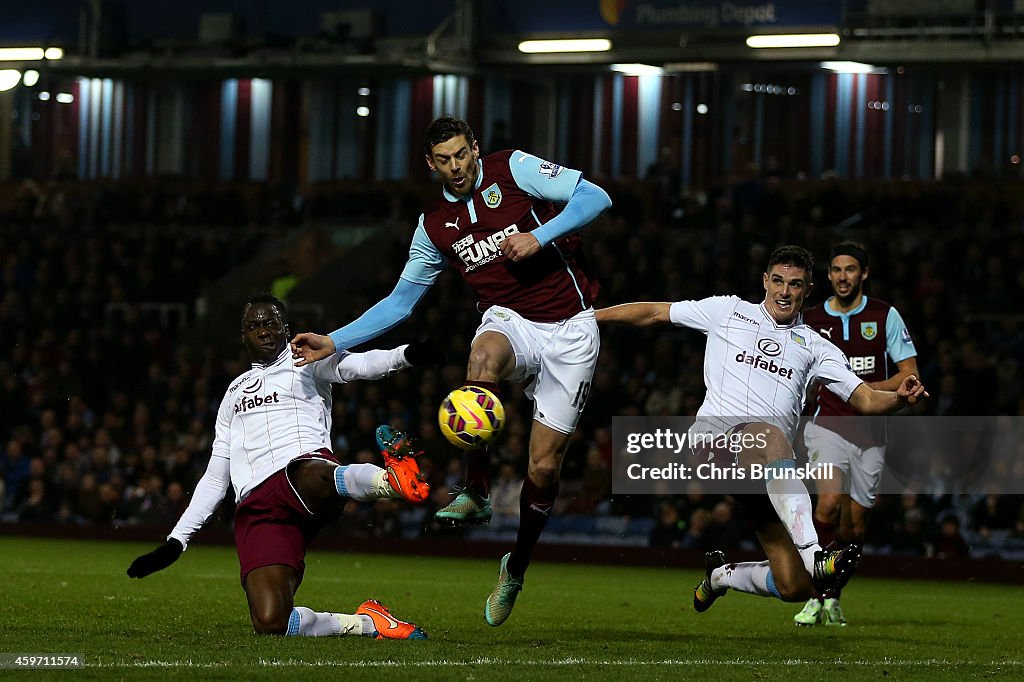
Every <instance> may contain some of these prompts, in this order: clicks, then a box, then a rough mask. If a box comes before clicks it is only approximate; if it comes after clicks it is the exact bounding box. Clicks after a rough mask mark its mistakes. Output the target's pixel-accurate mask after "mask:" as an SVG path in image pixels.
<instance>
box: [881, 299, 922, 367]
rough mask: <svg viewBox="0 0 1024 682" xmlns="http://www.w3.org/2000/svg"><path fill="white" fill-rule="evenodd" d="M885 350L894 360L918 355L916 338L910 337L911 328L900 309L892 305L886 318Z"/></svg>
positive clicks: (900, 360)
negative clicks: (915, 346)
mask: <svg viewBox="0 0 1024 682" xmlns="http://www.w3.org/2000/svg"><path fill="white" fill-rule="evenodd" d="M885 350H886V351H887V352H888V353H889V357H890V358H892V361H893V362H902V361H904V360H907V359H908V358H916V357H917V349H916V348H914V340H913V339H911V338H910V330H908V329H907V325H906V323H905V322H904V321H903V317H902V316H901V315H900V314H899V311H897V310H896V309H895V308H892V307H890V308H889V315H888V316H887V317H886V318H885Z"/></svg>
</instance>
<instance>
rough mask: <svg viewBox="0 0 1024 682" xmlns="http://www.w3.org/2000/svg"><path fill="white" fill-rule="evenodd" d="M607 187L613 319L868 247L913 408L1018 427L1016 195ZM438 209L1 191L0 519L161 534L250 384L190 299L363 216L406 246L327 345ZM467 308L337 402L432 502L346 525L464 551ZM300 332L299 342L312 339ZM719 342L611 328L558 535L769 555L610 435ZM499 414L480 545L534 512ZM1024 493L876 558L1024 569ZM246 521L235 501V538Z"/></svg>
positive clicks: (144, 191) (32, 188) (972, 499)
mask: <svg viewBox="0 0 1024 682" xmlns="http://www.w3.org/2000/svg"><path fill="white" fill-rule="evenodd" d="M598 181H599V182H601V181H600V179H598ZM602 184H603V185H604V186H606V187H607V189H608V190H609V191H610V193H611V194H612V197H613V200H614V207H613V209H612V210H611V212H610V214H609V215H607V216H604V217H602V218H601V219H599V221H598V222H596V223H595V224H594V225H592V226H591V227H589V228H587V231H586V233H585V242H586V245H587V251H588V257H589V259H590V262H591V265H592V266H593V267H594V269H595V270H596V271H597V272H598V274H599V276H600V278H601V280H602V283H603V287H604V288H603V292H602V294H601V297H600V299H599V304H600V305H611V304H615V303H621V302H626V301H636V300H665V301H673V300H680V299H687V298H701V297H705V296H709V295H714V294H738V295H740V296H743V297H745V298H747V299H748V300H759V299H760V298H761V297H762V296H763V290H762V288H761V273H762V272H763V269H764V265H765V262H766V260H767V257H768V254H769V252H770V251H771V249H772V248H773V247H774V246H776V245H778V244H782V243H798V244H801V245H804V246H807V247H808V248H810V249H811V250H812V251H813V252H814V253H815V254H816V255H817V256H818V258H819V259H820V260H821V262H819V267H818V271H817V273H816V279H817V280H818V282H819V286H818V289H817V290H816V291H815V293H814V295H812V297H811V299H810V302H811V303H814V302H817V301H820V300H821V299H822V298H823V297H824V296H825V295H827V292H828V283H827V280H826V279H825V277H824V259H825V257H826V254H827V253H828V250H829V246H830V245H831V244H832V243H833V242H835V241H838V240H840V239H842V238H857V239H860V240H861V241H864V242H865V243H866V244H867V245H868V246H869V249H870V251H871V257H872V267H871V278H870V282H869V284H868V286H867V293H868V294H869V295H871V296H876V297H879V298H882V299H885V300H888V301H889V302H890V303H892V304H894V305H895V306H896V307H897V308H898V309H899V310H900V311H901V312H902V314H903V316H904V318H905V319H906V322H907V324H908V327H909V329H910V330H911V332H912V334H913V335H914V339H915V342H916V345H917V350H918V361H919V366H920V369H921V374H922V375H923V380H924V382H925V384H926V385H927V386H928V387H929V390H930V391H931V394H932V398H931V399H930V400H928V401H926V402H925V403H923V404H921V405H918V406H916V407H915V408H914V412H915V413H916V414H922V415H940V416H952V415H994V414H1004V415H1022V414H1024V393H1022V385H1024V381H1022V376H1021V368H1022V366H1024V317H1022V315H1021V313H1020V307H1019V305H1018V304H1017V302H1018V301H1020V300H1022V298H1024V269H1020V268H1018V267H1016V266H1015V265H1014V263H1020V262H1022V261H1024V210H1022V207H1024V188H1020V187H1016V186H995V185H978V184H971V183H963V184H961V183H958V182H953V181H949V182H943V183H900V182H888V183H880V182H863V183H861V182H847V181H838V180H834V179H832V180H820V181H813V182H803V183H797V182H793V183H782V182H778V181H777V180H776V179H774V178H768V179H765V178H764V177H759V176H756V175H751V176H750V177H746V178H736V179H734V180H733V181H732V182H729V183H724V184H722V185H721V186H719V187H716V188H713V189H709V190H708V191H707V192H704V193H695V194H691V195H686V196H682V195H676V194H675V193H671V192H665V191H664V187H663V186H662V185H660V184H659V183H657V182H648V183H631V184H616V183H609V182H602ZM435 191H436V188H431V187H426V188H423V187H418V186H414V185H401V186H389V187H388V188H387V189H386V190H385V189H382V188H381V187H379V186H359V185H352V186H345V187H337V186H336V187H330V188H316V189H314V190H312V191H307V192H306V193H305V194H304V195H302V196H299V195H297V194H295V192H294V191H291V190H289V189H287V188H280V187H260V188H258V189H256V190H253V189H252V188H244V187H243V188H229V187H222V188H213V189H197V188H193V187H190V186H186V185H180V184H175V183H149V184H145V185H137V184H129V183H124V184H86V183H63V184H56V185H48V186H45V187H43V186H36V185H33V184H25V185H21V186H19V187H17V188H13V189H10V190H9V191H7V193H6V194H2V193H0V519H2V521H4V522H8V523H11V522H19V521H20V522H28V521H33V522H49V523H59V524H66V525H70V526H77V525H83V524H98V525H109V524H115V525H139V526H152V527H154V528H156V529H159V531H163V530H166V529H168V528H169V527H170V526H171V525H172V524H173V523H174V521H175V520H176V519H177V517H178V515H179V514H180V513H181V511H182V510H183V509H184V506H185V505H186V504H187V501H188V496H189V494H190V491H191V490H192V489H193V487H194V485H195V483H196V481H197V480H198V479H199V477H200V476H201V475H202V473H203V471H204V469H205V467H206V463H207V460H208V457H209V446H210V442H211V439H212V435H213V421H214V416H215V413H216V410H217V407H218V404H219V401H220V399H221V396H222V395H223V392H224V390H225V388H226V387H227V385H228V382H229V381H230V380H231V379H232V378H233V377H235V376H236V375H237V374H239V373H240V372H242V371H244V370H245V369H246V368H247V367H248V363H247V359H246V358H245V356H244V355H243V354H242V352H241V348H240V346H239V345H237V344H236V339H234V338H228V339H204V338H201V337H200V336H198V335H197V334H195V333H193V332H191V331H190V324H191V323H192V322H194V321H195V316H196V314H197V313H196V306H195V302H196V300H197V298H198V297H199V296H200V295H201V293H202V292H203V291H204V290H206V289H207V288H208V287H211V286H216V282H217V281H218V279H219V278H220V277H221V276H223V275H224V274H226V273H228V272H230V271H231V270H232V268H234V267H235V266H237V265H240V264H242V263H245V262H246V261H247V260H248V259H250V258H252V257H253V256H254V255H255V254H257V253H258V252H259V250H260V249H261V248H265V247H266V244H267V243H268V241H269V240H270V239H277V238H281V237H283V236H284V235H285V234H287V233H289V231H292V232H294V233H300V232H301V231H302V230H303V229H304V228H305V227H306V226H308V225H310V224H311V223H313V222H316V221H323V220H334V221H337V222H338V223H340V224H343V223H344V222H345V220H346V219H349V218H352V217H358V218H359V219H360V220H363V221H367V220H381V221H391V222H397V223H401V224H403V225H405V226H407V228H408V229H404V230H392V231H390V232H387V234H388V235H390V236H387V237H382V238H387V239H392V240H393V242H394V243H393V244H392V246H391V249H390V253H391V258H390V260H391V261H392V262H391V263H389V264H388V265H386V266H382V265H381V264H380V263H372V264H367V269H366V270H365V272H344V273H341V272H339V273H338V286H339V287H346V286H348V287H351V288H352V290H353V292H354V293H353V296H352V297H351V307H350V308H349V309H344V310H339V311H333V312H331V313H330V314H329V316H328V318H327V319H325V320H323V321H322V322H323V325H324V328H322V329H313V330H311V331H321V332H326V331H330V330H331V329H334V328H335V327H337V326H340V325H341V324H343V323H344V322H347V321H349V320H351V319H353V318H354V317H356V316H357V315H359V314H360V313H361V312H362V311H363V310H364V309H365V307H366V306H367V305H369V304H371V303H373V302H374V301H375V300H377V298H378V297H380V296H383V295H384V294H386V293H387V291H388V290H389V287H390V286H391V285H392V284H393V282H394V279H395V277H396V276H397V273H398V271H399V268H400V267H401V266H402V264H403V263H404V261H405V258H406V253H407V249H408V238H409V236H410V235H411V232H412V228H413V227H414V226H415V224H416V216H417V214H418V212H419V206H420V199H421V197H422V196H423V195H424V194H427V195H430V194H431V193H432V192H435ZM1018 194H1019V195H1020V196H1018ZM374 197H376V200H373V198H374ZM365 206H374V207H377V208H375V209H373V210H371V209H369V208H360V207H365ZM381 207H385V208H381ZM328 267H329V266H328ZM266 286H267V287H268V288H269V286H270V282H269V281H268V282H267V283H266ZM471 296H472V295H471V293H470V292H469V290H468V289H467V288H465V285H464V284H463V283H462V282H461V280H460V279H459V278H458V276H457V275H456V274H454V273H452V272H448V273H445V274H444V275H442V277H441V278H440V280H439V281H438V283H437V285H436V286H435V287H434V289H433V290H432V292H431V293H430V294H429V295H428V298H427V299H426V300H425V302H424V304H423V305H421V306H420V308H419V309H418V310H417V311H416V313H415V314H414V316H413V318H412V319H411V320H409V321H408V322H407V323H405V325H403V326H400V327H399V328H398V329H396V330H394V331H393V332H391V333H390V334H389V335H388V336H387V337H385V338H383V339H380V340H378V341H376V342H374V343H373V344H372V345H373V346H377V347H385V346H388V345H397V344H399V343H402V342H405V341H408V340H411V339H413V338H415V337H417V336H420V335H423V334H432V335H434V336H436V337H437V338H441V339H444V340H445V343H446V344H447V345H448V347H449V348H450V349H451V351H450V355H451V357H450V363H449V365H447V366H446V367H444V368H441V369H438V370H426V371H419V370H413V371H409V372H405V373H401V374H399V375H396V376H394V377H391V378H389V379H387V380H385V381H382V382H365V383H358V384H351V385H345V386H341V387H338V388H337V389H336V391H335V401H334V434H333V439H334V449H335V452H336V454H337V455H338V456H339V457H340V458H341V459H342V460H343V461H377V459H378V455H377V453H376V449H375V446H374V438H373V434H374V430H375V428H376V426H377V425H378V424H380V423H385V422H389V423H392V424H394V425H396V426H397V427H399V428H403V429H408V430H409V431H411V432H412V433H413V434H415V435H416V436H417V437H418V439H419V443H420V446H421V447H422V449H424V450H425V453H426V454H425V456H424V461H423V467H424V468H425V469H426V470H428V471H429V472H430V475H431V483H432V486H433V494H432V497H431V499H430V501H429V503H428V504H427V505H425V506H424V507H421V508H410V507H407V506H405V505H403V504H401V503H397V502H394V501H389V500H381V501H378V502H377V503H375V504H374V505H358V504H355V503H352V504H350V505H349V506H348V507H347V508H346V512H345V515H344V517H343V518H342V519H341V520H340V521H339V522H338V523H337V524H335V528H336V531H337V532H340V533H351V534H356V535H366V536H405V537H410V536H417V535H421V534H424V533H427V534H444V533H452V532H453V531H451V530H447V529H443V528H438V527H435V526H433V524H431V522H430V519H431V517H432V512H433V510H434V509H436V508H438V507H440V506H443V505H445V504H447V502H448V499H449V493H450V491H451V489H452V487H453V486H454V485H455V484H457V483H458V482H459V476H460V472H461V469H460V464H459V462H460V459H459V457H460V455H459V453H458V451H456V450H455V449H454V448H452V447H451V446H450V445H448V444H447V443H446V442H445V441H444V440H443V438H442V437H441V436H440V434H439V432H438V429H437V426H436V411H437V406H438V404H439V402H440V400H441V398H442V397H443V396H444V394H445V393H446V392H447V391H448V390H450V389H451V388H453V387H456V386H458V385H459V384H460V383H461V381H462V379H463V377H464V367H465V359H466V354H467V352H468V347H469V342H470V339H471V338H472V334H473V330H474V329H475V328H476V326H477V323H478V321H479V314H478V313H477V312H476V311H475V307H474V305H473V300H472V297H471ZM241 303H242V300H239V307H240V305H241ZM169 311H170V312H169ZM294 322H295V320H293V325H292V329H293V331H302V330H303V328H302V327H299V326H296V324H294ZM703 347H704V337H703V336H701V335H700V334H698V333H692V332H687V331H685V330H679V329H674V328H668V329H659V330H637V329H633V328H609V329H606V330H604V331H603V345H602V355H601V359H600V362H599V364H598V369H597V373H596V375H595V378H594V384H593V388H592V390H591V394H590V398H589V403H588V405H587V409H586V411H585V412H584V415H583V420H582V422H581V424H580V428H579V429H578V431H577V433H576V434H575V436H574V438H573V441H572V445H571V447H570V451H569V453H568V455H567V457H566V461H565V468H564V471H563V483H562V487H561V495H560V498H559V502H558V504H557V507H556V510H555V511H556V517H558V518H560V519H563V521H558V522H555V521H554V520H553V525H552V526H551V527H549V531H551V532H550V533H549V534H548V535H547V536H546V537H547V539H549V540H557V539H559V537H563V538H567V537H569V536H570V535H572V536H573V537H575V535H574V534H573V532H572V531H573V528H574V527H575V526H572V524H571V523H570V522H568V521H565V520H564V519H583V518H587V519H593V518H598V519H601V518H615V519H630V520H632V521H630V523H628V524H625V525H622V524H619V525H616V524H614V523H611V524H609V523H605V524H603V525H602V524H598V525H597V526H593V527H600V528H610V529H612V530H611V531H609V534H610V535H613V536H615V537H610V538H606V540H608V541H610V542H620V543H623V542H624V543H627V544H648V543H649V544H651V545H655V546H661V547H679V548H697V549H702V550H703V549H708V548H712V547H714V548H721V549H731V548H735V547H747V546H750V547H752V543H751V541H752V538H753V535H752V531H751V530H750V524H749V523H748V522H747V519H745V518H744V516H743V512H742V507H741V506H737V504H736V500H734V499H732V498H730V497H722V496H703V495H698V494H694V495H689V496H682V497H654V496H613V495H612V493H611V474H610V471H611V460H612V442H611V417H612V416H613V415H645V414H647V415H677V414H678V415H692V414H694V413H695V412H696V410H697V408H698V406H699V405H700V403H701V400H702V398H703V392H704V389H703V379H702V367H703ZM503 402H504V403H505V407H506V411H507V415H508V420H507V426H506V430H505V433H504V435H503V437H502V438H501V440H500V442H499V443H498V445H497V446H496V447H495V455H496V456H495V457H494V464H493V474H494V479H493V480H494V483H493V486H494V487H493V489H492V499H493V504H494V508H495V512H496V515H497V516H496V520H495V522H494V523H493V524H492V528H491V530H489V531H475V533H476V536H480V533H487V532H491V533H493V532H496V531H495V529H498V530H500V529H501V528H502V527H503V525H502V519H503V518H509V517H514V515H515V514H517V513H518V492H519V488H520V486H521V485H522V476H523V474H524V467H525V462H526V445H527V434H528V430H529V420H530V418H531V411H530V403H528V401H526V399H525V398H524V396H523V394H522V389H521V387H516V386H511V385H509V386H507V387H506V393H505V394H504V395H503ZM1017 492H1020V491H1019V490H1010V491H1006V494H1003V495H981V494H979V495H954V494H948V493H943V494H935V495H904V496H902V497H899V496H884V497H882V498H880V502H879V505H878V508H877V510H876V513H875V514H874V516H873V517H872V522H871V523H872V526H871V528H870V531H869V533H868V537H869V544H870V545H871V546H872V548H873V549H874V550H875V551H880V552H891V553H893V554H905V555H920V556H923V555H934V556H964V555H968V554H970V555H972V556H980V555H986V554H988V553H993V554H1001V555H1004V556H1007V555H1013V554H1014V553H1015V552H1016V553H1018V554H1019V553H1021V552H1024V506H1022V496H1021V495H1018V494H1016V493H1017ZM232 506H233V505H232V501H231V500H230V499H229V500H228V501H227V502H226V504H225V505H224V506H223V507H222V509H221V512H220V514H219V518H220V523H222V524H225V523H227V521H228V520H229V519H230V514H231V509H232ZM636 520H640V522H634V521H636ZM511 527H514V525H513V526H511ZM579 527H582V526H579ZM587 528H592V526H587ZM560 529H561V530H563V531H564V532H563V533H561V534H560V532H559V531H560ZM473 533H474V532H471V533H470V537H474V535H473ZM626 536H628V537H626ZM595 538H596V541H601V538H600V537H596V536H595Z"/></svg>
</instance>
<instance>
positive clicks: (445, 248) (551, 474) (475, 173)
mask: <svg viewBox="0 0 1024 682" xmlns="http://www.w3.org/2000/svg"><path fill="white" fill-rule="evenodd" d="M424 151H425V152H426V162H427V166H428V167H429V168H430V170H432V171H434V172H436V173H437V174H438V175H439V176H440V178H441V182H442V184H443V190H442V192H441V197H440V198H439V199H438V201H437V203H436V205H434V206H433V207H432V208H431V209H429V210H428V211H426V212H425V213H424V214H423V215H421V216H420V221H419V225H418V226H417V227H416V232H415V234H414V236H413V239H412V246H411V247H410V249H409V260H408V262H407V263H406V265H405V269H404V270H403V271H402V275H401V277H400V279H399V280H398V284H397V286H395V289H394V291H392V292H391V294H389V295H388V296H387V297H386V298H385V299H383V300H382V301H380V302H379V303H377V304H376V305H374V306H373V307H371V308H370V309H369V310H368V311H367V312H366V313H365V314H363V315H362V316H360V317H359V319H357V320H355V321H354V322H352V323H350V324H348V325H346V326H345V327H342V328H341V329H338V330H336V331H334V332H332V333H331V334H330V335H329V336H322V335H318V334H308V333H306V334H298V335H296V336H295V338H294V339H292V349H293V352H294V357H295V358H296V359H297V360H298V363H297V364H299V365H302V364H303V363H305V362H311V361H314V360H317V359H321V358H324V357H327V356H328V355H330V354H331V353H333V352H335V350H343V349H346V348H351V347H353V346H355V345H358V344H360V343H363V342H364V341H368V340H370V339H372V338H374V337H376V336H378V335H380V334H382V333H384V332H386V331H387V330H389V329H391V328H392V327H394V326H395V325H397V324H399V323H400V322H402V321H403V320H405V319H406V318H407V317H408V316H409V314H410V313H411V312H412V310H413V308H415V307H416V305H417V304H418V303H419V302H420V300H421V299H422V297H423V295H424V294H425V293H426V292H427V290H428V289H429V288H430V287H431V286H432V285H433V283H434V282H435V280H436V279H437V276H438V275H439V274H440V273H441V272H442V271H443V270H444V269H445V268H446V267H448V266H449V265H451V266H453V267H454V268H456V269H457V270H458V271H459V273H460V274H461V275H462V276H463V277H464V278H465V280H466V281H467V282H468V283H469V285H470V286H471V287H472V288H473V291H474V292H475V293H476V296H477V298H478V299H479V300H478V302H477V307H478V309H479V310H480V311H481V312H482V313H483V318H482V320H481V322H480V326H479V327H478V328H477V332H476V335H475V336H474V338H473V342H472V346H471V348H470V353H469V363H468V365H467V368H466V384H467V385H475V386H481V387H483V388H486V389H488V390H490V391H492V392H494V393H495V394H499V389H498V382H499V381H501V380H503V379H510V380H513V381H523V380H526V379H528V378H531V377H532V378H533V380H532V382H531V383H530V384H529V386H528V388H527V395H528V396H530V397H531V398H532V399H533V401H534V411H533V426H532V429H531V432H530V444H529V449H530V461H529V468H528V473H527V477H526V479H525V480H524V482H523V491H522V494H521V497H520V518H519V531H518V534H517V537H516V544H515V548H514V549H513V550H512V551H511V552H510V553H508V554H506V555H505V556H504V557H503V558H502V559H501V563H500V565H499V569H498V584H497V586H496V587H495V588H494V591H493V592H492V593H491V595H490V596H489V597H488V598H487V601H486V602H485V605H484V618H485V620H486V621H487V623H489V624H490V625H493V626H497V625H501V624H502V623H503V622H505V620H506V619H507V618H508V616H509V615H510V614H511V612H512V607H513V606H514V605H515V600H516V597H517V596H518V594H519V592H520V591H521V590H522V588H523V578H524V575H525V573H526V569H527V566H528V565H529V562H530V554H531V552H532V550H533V548H534V546H535V545H536V544H537V540H538V538H539V537H540V534H541V532H542V531H543V529H544V526H545V524H546V523H547V518H548V514H549V513H550V512H551V507H552V505H553V504H554V501H555V498H556V497H557V495H558V478H559V474H560V471H561V466H562V458H563V457H564V456H565V450H566V448H567V447H568V445H569V439H570V437H571V435H572V432H573V431H574V430H575V428H576V424H577V422H578V421H579V417H580V414H581V413H582V411H583V406H584V403H585V402H586V398H587V393H588V391H589V390H590V382H591V378H592V377H593V374H594V367H595V364H596V363H597V355H598V351H599V349H600V338H599V335H598V329H597V323H596V322H595V321H594V311H593V308H592V307H591V306H592V303H593V301H594V298H595V297H596V296H597V293H598V288H599V287H598V283H597V280H596V279H594V277H593V276H592V275H591V274H590V273H589V272H588V270H587V268H586V267H585V265H584V262H583V260H582V254H581V250H580V238H579V236H578V235H576V234H574V233H575V232H576V231H577V230H579V229H580V228H582V227H584V226H585V225H587V224H588V223H590V222H591V221H592V220H594V218H596V217H597V216H598V215H600V214H601V212H603V211H604V210H605V209H607V208H608V207H609V206H611V199H610V198H609V197H608V195H607V194H606V193H605V191H604V190H602V189H601V188H600V187H598V186H597V185H594V184H593V183H590V182H588V181H587V180H584V179H583V177H582V174H581V173H580V172H579V171H576V170H572V169H569V168H565V167H563V166H560V165H558V164H556V163H551V162H550V161H545V160H543V159H539V158H537V157H536V156H533V155H531V154H528V153H526V152H524V151H520V150H504V151H497V152H494V153H492V154H488V155H487V156H484V157H481V156H480V147H479V145H478V144H477V141H476V138H475V137H474V135H473V131H472V129H471V128H470V127H469V125H468V124H467V123H466V122H465V121H462V120H460V119H457V118H453V117H450V116H442V117H440V118H438V119H437V120H435V121H434V122H433V123H431V124H430V126H429V127H428V128H427V131H426V135H425V140H424ZM556 203H557V204H564V206H562V208H561V210H558V209H557V208H556V207H555V204H556ZM499 395H500V394H499ZM488 479H489V458H488V455H487V452H486V450H478V451H471V452H469V453H468V454H467V456H466V486H465V487H464V488H463V489H462V490H461V492H459V494H458V495H457V497H456V498H455V499H454V500H453V501H452V503H451V504H450V505H448V506H447V507H445V508H444V509H441V510H439V511H438V512H437V518H438V520H440V521H444V522H448V523H453V524H461V523H486V522H487V521H489V520H490V518H491V505H490V501H489V499H488V486H489V480H488Z"/></svg>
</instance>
